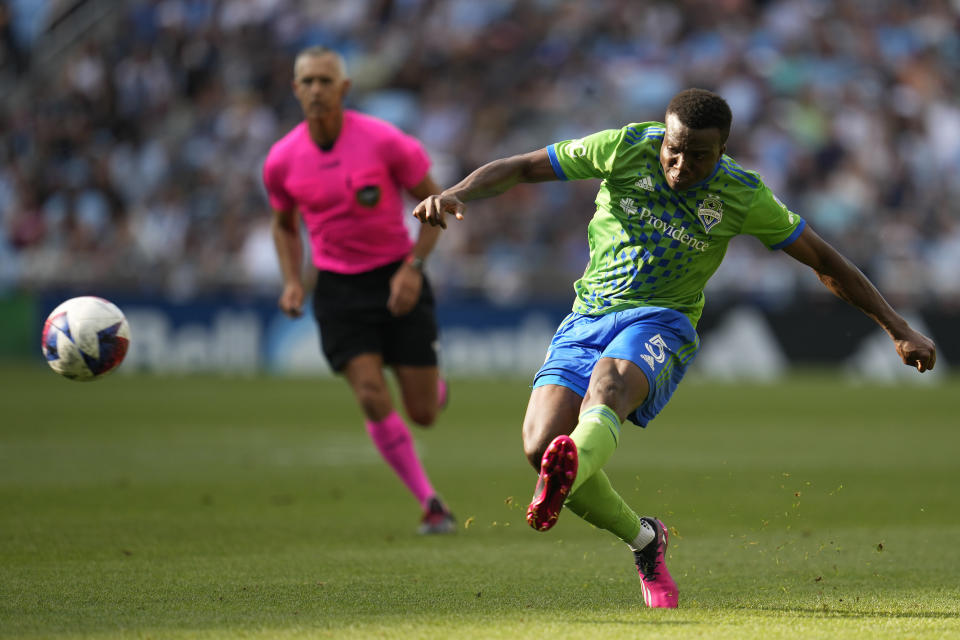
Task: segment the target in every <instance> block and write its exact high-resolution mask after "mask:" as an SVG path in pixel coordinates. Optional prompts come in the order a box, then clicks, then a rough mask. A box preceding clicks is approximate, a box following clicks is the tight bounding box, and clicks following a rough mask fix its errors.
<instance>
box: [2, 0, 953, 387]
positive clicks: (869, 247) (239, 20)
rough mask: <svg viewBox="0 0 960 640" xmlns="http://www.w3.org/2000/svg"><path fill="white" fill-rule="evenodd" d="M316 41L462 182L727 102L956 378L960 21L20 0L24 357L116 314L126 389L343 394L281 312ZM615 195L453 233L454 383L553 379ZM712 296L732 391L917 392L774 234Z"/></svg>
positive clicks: (17, 250)
mask: <svg viewBox="0 0 960 640" xmlns="http://www.w3.org/2000/svg"><path fill="white" fill-rule="evenodd" d="M312 44H324V45H327V46H330V47H333V48H336V49H337V50H339V51H340V52H342V53H343V55H344V57H345V58H346V61H347V65H348V69H349V72H350V75H351V76H352V79H353V90H352V92H351V95H350V100H349V103H350V106H351V107H353V108H357V109H359V110H362V111H365V112H368V113H371V114H374V115H377V116H379V117H382V118H384V119H386V120H389V121H391V122H393V123H395V124H396V125H398V126H399V127H401V128H402V129H404V130H406V131H407V132H409V133H411V134H413V135H415V136H417V137H418V138H419V139H420V140H422V141H423V143H424V144H425V145H426V147H427V149H428V150H429V152H430V154H431V156H432V158H433V162H434V167H433V175H434V177H435V178H436V179H437V180H438V182H439V183H441V184H442V185H444V186H447V185H450V184H452V183H454V182H456V181H457V180H459V179H460V178H461V177H463V176H464V175H466V174H467V173H469V172H470V171H472V170H473V169H474V168H476V167H477V166H479V165H480V164H482V163H484V162H487V161H489V160H492V159H494V158H496V157H500V156H503V155H507V154H512V153H520V152H525V151H529V150H532V149H536V148H542V147H544V146H546V145H547V144H549V143H551V142H556V141H559V140H565V139H569V138H575V137H580V136H582V135H585V134H587V133H590V132H593V131H596V130H599V129H606V128H619V127H621V126H622V125H623V124H625V123H628V122H640V121H645V120H662V118H663V111H664V108H665V106H666V103H667V102H668V100H669V98H670V97H671V96H672V95H673V94H674V93H675V92H676V91H678V90H680V89H683V88H685V87H688V86H700V87H704V88H708V89H711V90H714V91H717V92H718V93H720V94H722V95H723V96H724V97H725V98H726V99H727V100H728V101H729V103H730V105H731V108H732V110H733V113H734V123H733V130H732V133H731V137H730V140H729V143H728V153H730V154H731V155H733V156H734V157H736V158H737V159H738V160H739V161H740V162H741V164H743V165H744V166H747V167H749V168H752V169H754V170H756V171H758V172H760V173H761V174H762V175H763V177H764V179H765V181H766V182H767V184H768V185H769V186H770V187H771V188H772V189H773V190H774V192H775V193H777V194H778V195H779V197H780V198H781V200H783V201H784V202H785V203H786V204H787V206H788V207H789V208H790V209H791V210H793V211H795V212H797V213H799V214H800V215H802V216H804V217H805V218H806V219H807V220H808V221H809V222H810V223H811V224H812V225H813V227H814V228H815V229H816V230H817V231H818V232H819V233H820V234H821V235H823V236H824V237H826V238H827V239H828V240H829V241H830V242H831V243H833V244H834V245H835V246H836V247H837V248H839V249H840V250H841V252H842V253H844V254H845V255H847V256H848V257H849V258H851V259H852V260H853V261H854V262H855V263H856V264H858V265H859V266H860V267H861V268H862V269H863V270H864V271H865V272H866V273H867V274H868V275H869V276H870V277H871V279H872V280H873V281H874V282H875V283H876V284H877V285H878V287H879V288H880V289H881V291H882V292H884V294H885V295H886V296H887V298H888V299H889V300H890V301H891V303H893V304H894V305H895V306H896V307H897V308H898V309H899V310H900V311H901V312H903V313H904V314H905V315H907V316H908V317H909V318H910V319H911V321H913V322H915V323H916V324H917V326H918V328H921V329H922V330H926V331H928V332H929V333H930V334H932V335H933V337H934V338H935V339H936V340H937V341H938V343H939V344H940V349H941V353H940V356H941V357H940V359H939V360H938V371H940V372H942V371H945V370H946V369H947V366H948V362H949V361H950V360H951V359H952V358H954V357H957V356H960V338H957V337H956V336H955V335H954V334H956V333H957V332H956V327H957V323H958V321H960V277H958V275H960V180H957V175H960V99H958V96H960V0H927V1H923V2H920V1H917V2H912V1H909V0H872V1H870V2H865V1H862V0H840V1H836V0H823V1H821V0H770V1H759V0H757V1H748V0H680V1H670V2H637V1H629V0H591V1H590V2H573V1H565V0H483V1H480V0H349V1H339V2H338V1H322V0H311V1H307V0H302V1H297V0H230V1H214V0H128V1H124V2H120V1H117V0H0V95H2V96H3V100H2V107H0V135H2V138H0V140H2V142H0V323H2V331H0V334H3V336H4V337H2V338H0V353H2V354H3V355H4V357H10V358H23V359H36V358H37V356H38V354H39V339H38V336H39V329H40V326H39V325H42V320H43V317H44V316H45V313H46V312H47V311H49V310H50V309H52V308H53V306H55V305H56V304H57V303H58V302H59V301H60V300H62V299H63V298H65V297H69V296H70V295H78V294H96V295H102V296H104V297H108V298H110V299H112V300H114V301H116V302H117V303H118V304H120V305H121V307H122V308H124V310H125V311H126V312H127V314H128V316H129V317H130V319H131V326H132V329H133V332H134V343H133V351H132V353H131V355H130V361H129V362H128V364H126V365H125V367H124V368H125V369H127V370H137V369H152V370H177V371H190V370H195V369H204V368H207V369H209V368H213V369H216V370H222V371H231V372H236V371H260V370H271V371H291V370H295V371H308V372H315V371H323V370H324V365H323V363H322V362H320V361H319V355H318V353H317V352H316V346H315V344H316V335H315V333H316V332H315V329H314V328H313V325H312V320H311V319H306V320H303V321H300V322H290V321H288V320H285V319H284V318H282V317H280V316H278V315H277V313H276V312H275V310H274V307H275V299H276V296H277V295H278V294H279V287H280V276H279V270H278V268H277V265H276V258H275V255H274V251H273V245H272V239H271V236H270V230H269V223H270V210H269V207H268V205H267V202H266V198H265V195H264V191H263V187H262V183H261V180H260V168H261V164H262V162H263V159H264V157H265V155H266V152H267V150H268V149H269V147H270V145H271V144H272V143H273V142H274V141H275V140H276V139H278V138H279V137H281V136H282V135H283V134H284V133H286V132H287V131H288V130H289V129H290V128H292V127H293V126H294V125H295V124H297V123H298V122H299V121H300V111H299V106H298V105H297V103H296V102H295V100H294V99H293V96H292V94H291V90H290V80H291V76H292V74H291V71H292V60H293V56H294V55H295V53H296V52H297V51H298V50H299V49H300V48H302V47H304V46H307V45H312ZM596 189H597V183H595V182H579V183H564V184H560V183H550V184H545V185H536V186H524V187H521V188H517V189H515V190H514V191H512V192H511V193H510V194H508V195H507V196H503V197H501V198H498V199H495V200H492V201H485V202H477V203H474V204H473V205H472V206H471V209H470V211H469V212H468V213H469V218H468V220H467V221H466V222H465V223H462V224H453V225H451V228H450V229H449V230H448V231H446V232H445V233H444V236H443V238H442V240H441V242H440V244H439V245H438V247H437V249H436V251H435V253H434V255H433V256H432V257H431V260H430V261H429V265H428V271H429V274H430V277H431V279H432V281H433V283H434V286H435V289H436V291H437V293H438V296H439V298H440V301H441V314H440V315H441V322H442V324H443V331H444V339H443V347H444V353H445V356H444V357H445V362H446V364H447V366H448V367H449V368H450V369H451V370H462V371H464V372H469V373H476V372H492V373H498V372H499V373H503V372H514V373H520V374H523V375H527V374H528V373H532V371H534V370H535V369H536V366H537V365H538V364H539V362H540V360H541V359H542V357H543V348H544V346H545V345H546V342H547V341H548V340H549V337H550V335H551V334H552V332H553V329H554V328H555V325H556V323H557V322H558V321H559V319H560V318H562V317H563V315H564V314H565V313H566V311H567V310H569V307H570V304H571V301H572V297H573V293H572V287H571V284H572V282H573V280H575V279H576V278H577V277H578V276H579V275H580V274H581V273H582V271H583V268H584V265H585V264H586V258H587V244H586V241H585V232H586V224H587V222H588V221H589V218H590V216H591V215H592V213H593V210H594V207H593V198H594V195H595V193H596ZM410 205H411V208H412V205H413V203H410ZM707 296H708V302H707V312H706V314H705V316H704V319H703V322H702V324H701V326H700V329H701V333H702V335H704V350H703V352H702V354H701V356H700V359H699V360H698V365H697V367H699V369H698V370H699V371H700V372H701V373H704V374H706V375H716V376H728V377H744V376H746V377H760V378H763V377H769V376H775V375H777V374H778V373H779V372H782V371H784V370H785V369H787V368H788V367H791V366H794V365H797V364H800V365H803V364H814V365H829V366H837V365H840V366H842V367H843V369H844V370H845V371H847V372H848V373H850V375H854V376H867V377H874V378H878V377H879V378H882V379H887V380H901V379H911V380H913V379H918V378H919V376H916V375H912V374H911V371H910V370H909V369H907V368H906V367H903V366H902V365H899V364H898V363H897V362H896V358H895V356H893V355H892V348H891V346H890V342H889V340H888V339H886V338H885V337H884V336H883V335H882V334H879V333H878V330H877V329H876V327H875V326H874V325H873V324H872V323H871V322H870V321H869V320H868V319H866V318H864V317H863V316H862V315H860V314H859V313H858V312H856V311H855V310H851V309H849V308H847V307H845V306H844V305H843V304H842V303H838V302H836V301H835V300H833V299H832V298H831V296H830V294H829V293H827V292H826V290H825V289H824V288H823V287H822V286H821V285H820V283H819V282H818V281H817V280H816V278H815V277H814V276H813V274H812V273H811V272H810V271H809V270H807V269H804V268H801V267H800V266H799V265H796V264H795V263H794V262H793V261H792V260H790V259H789V258H786V257H785V256H783V255H782V254H781V253H771V252H769V251H767V250H766V249H765V248H764V247H763V246H762V245H761V244H760V243H759V242H757V241H756V240H754V239H752V238H740V239H738V240H737V241H735V242H733V243H732V244H731V247H730V250H729V253H728V257H727V260H726V262H725V263H724V265H723V267H721V269H720V271H719V272H718V273H717V275H716V276H715V277H714V279H713V280H712V281H711V283H710V286H709V288H708V290H707ZM708 334H713V336H714V337H713V339H711V340H708V337H709V335H708ZM935 373H936V375H939V373H938V372H935ZM936 375H934V376H926V377H927V378H929V379H936ZM904 376H906V377H904Z"/></svg>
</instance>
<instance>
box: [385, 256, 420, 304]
mask: <svg viewBox="0 0 960 640" xmlns="http://www.w3.org/2000/svg"><path fill="white" fill-rule="evenodd" d="M422 288H423V273H421V272H420V270H419V269H415V268H413V267H411V266H410V265H408V264H406V263H404V264H402V265H400V268H399V269H397V272H396V273H394V274H393V277H391V278H390V297H389V298H388V299H387V311H389V312H390V313H392V314H393V315H395V316H402V315H406V314H408V313H410V312H411V311H412V310H413V307H414V305H416V304H417V300H419V299H420V290H421V289H422Z"/></svg>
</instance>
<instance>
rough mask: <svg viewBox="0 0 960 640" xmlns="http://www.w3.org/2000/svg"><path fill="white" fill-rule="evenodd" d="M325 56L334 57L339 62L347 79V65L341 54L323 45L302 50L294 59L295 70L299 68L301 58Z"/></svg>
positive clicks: (341, 71)
mask: <svg viewBox="0 0 960 640" xmlns="http://www.w3.org/2000/svg"><path fill="white" fill-rule="evenodd" d="M323 56H333V57H334V59H335V60H336V61H337V64H338V65H340V73H341V75H342V76H343V77H344V78H346V77H348V76H347V64H346V63H345V62H344V61H343V56H342V55H340V52H339V51H337V50H336V49H331V48H330V47H325V46H323V45H322V44H315V45H312V46H309V47H306V48H304V49H301V50H300V51H299V52H297V55H296V57H294V59H293V68H294V69H296V68H297V60H299V59H300V58H321V57H323Z"/></svg>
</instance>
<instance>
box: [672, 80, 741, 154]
mask: <svg viewBox="0 0 960 640" xmlns="http://www.w3.org/2000/svg"><path fill="white" fill-rule="evenodd" d="M667 113H672V114H674V115H676V116H677V118H679V119H680V122H682V123H683V124H685V125H687V126H688V127H690V128H691V129H719V130H720V133H721V134H722V135H723V141H724V142H726V140H727V136H728V135H730V123H731V122H733V114H732V113H731V112H730V105H728V104H727V101H726V100H724V99H723V98H722V97H720V96H718V95H717V94H715V93H714V92H712V91H707V90H706V89H684V90H683V91H681V92H680V93H678V94H677V95H675V96H673V98H672V99H671V100H670V104H668V105H667Z"/></svg>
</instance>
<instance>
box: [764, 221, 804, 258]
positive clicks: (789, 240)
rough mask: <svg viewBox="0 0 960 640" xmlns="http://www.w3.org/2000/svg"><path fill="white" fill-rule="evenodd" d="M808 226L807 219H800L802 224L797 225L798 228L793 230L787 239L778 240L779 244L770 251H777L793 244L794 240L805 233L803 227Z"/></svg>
mask: <svg viewBox="0 0 960 640" xmlns="http://www.w3.org/2000/svg"><path fill="white" fill-rule="evenodd" d="M806 226H807V221H806V220H804V219H803V218H801V219H800V224H798V225H797V228H796V229H794V230H793V233H791V234H790V235H789V236H788V237H787V239H786V240H783V241H782V242H778V243H777V244H775V245H773V246H772V247H770V251H776V250H777V249H783V248H784V247H786V246H787V245H790V244H793V241H794V240H796V239H797V238H799V237H800V234H801V233H803V228H804V227H806Z"/></svg>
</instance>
